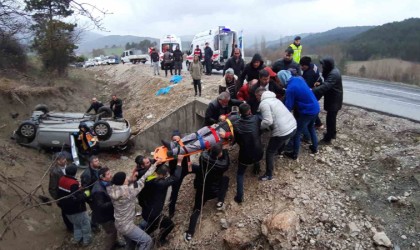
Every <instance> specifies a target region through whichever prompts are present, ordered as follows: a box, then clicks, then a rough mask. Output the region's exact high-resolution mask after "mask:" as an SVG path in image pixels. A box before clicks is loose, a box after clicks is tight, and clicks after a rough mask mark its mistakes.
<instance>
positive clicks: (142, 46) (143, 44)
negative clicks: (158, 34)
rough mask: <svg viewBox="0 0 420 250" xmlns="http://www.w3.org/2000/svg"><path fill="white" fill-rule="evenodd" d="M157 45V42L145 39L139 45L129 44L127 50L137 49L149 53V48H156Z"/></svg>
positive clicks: (126, 45)
mask: <svg viewBox="0 0 420 250" xmlns="http://www.w3.org/2000/svg"><path fill="white" fill-rule="evenodd" d="M156 45H157V44H156V42H151V41H150V40H148V39H145V40H143V41H140V42H139V43H135V42H132V43H128V42H127V43H126V44H125V49H126V50H128V49H136V50H141V51H142V52H143V53H148V48H150V47H154V46H156Z"/></svg>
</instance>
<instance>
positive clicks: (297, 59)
mask: <svg viewBox="0 0 420 250" xmlns="http://www.w3.org/2000/svg"><path fill="white" fill-rule="evenodd" d="M290 47H291V48H292V49H293V61H295V62H296V63H298V64H299V62H300V54H301V53H302V45H299V47H296V45H295V44H294V43H292V44H290Z"/></svg>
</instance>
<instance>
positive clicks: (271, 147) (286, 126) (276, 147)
mask: <svg viewBox="0 0 420 250" xmlns="http://www.w3.org/2000/svg"><path fill="white" fill-rule="evenodd" d="M255 97H256V98H257V100H258V101H259V102H260V105H259V107H258V112H259V113H260V114H261V117H262V121H261V130H269V131H271V137H270V140H269V142H268V146H267V149H266V153H265V161H266V163H265V165H266V170H265V174H264V175H263V176H260V180H261V181H268V180H271V179H272V178H273V168H274V156H275V155H276V154H278V153H280V152H281V151H283V149H284V147H285V146H286V144H287V142H288V141H289V139H290V138H292V136H293V135H294V134H295V132H296V120H295V118H294V117H293V115H292V113H290V112H289V110H287V108H286V107H285V106H284V104H283V103H282V102H281V101H280V100H279V99H277V98H276V94H275V93H274V92H271V91H267V90H266V89H265V88H264V87H260V88H258V89H257V90H256V91H255Z"/></svg>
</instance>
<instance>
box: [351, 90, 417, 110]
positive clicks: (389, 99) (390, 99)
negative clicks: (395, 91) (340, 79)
mask: <svg viewBox="0 0 420 250" xmlns="http://www.w3.org/2000/svg"><path fill="white" fill-rule="evenodd" d="M349 92H353V93H358V94H361V95H367V96H375V97H378V98H382V99H387V100H388V101H394V102H399V103H404V104H408V105H413V106H417V107H420V104H414V103H410V102H404V101H399V100H395V99H392V98H389V97H383V96H379V95H375V94H363V93H360V92H354V91H349Z"/></svg>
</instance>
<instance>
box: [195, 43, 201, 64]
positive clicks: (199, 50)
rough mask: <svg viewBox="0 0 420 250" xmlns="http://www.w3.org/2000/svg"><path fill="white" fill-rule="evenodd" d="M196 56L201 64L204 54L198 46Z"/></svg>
mask: <svg viewBox="0 0 420 250" xmlns="http://www.w3.org/2000/svg"><path fill="white" fill-rule="evenodd" d="M194 56H198V60H199V62H201V60H202V59H203V53H202V52H201V49H200V46H198V44H197V46H195V49H194Z"/></svg>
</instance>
